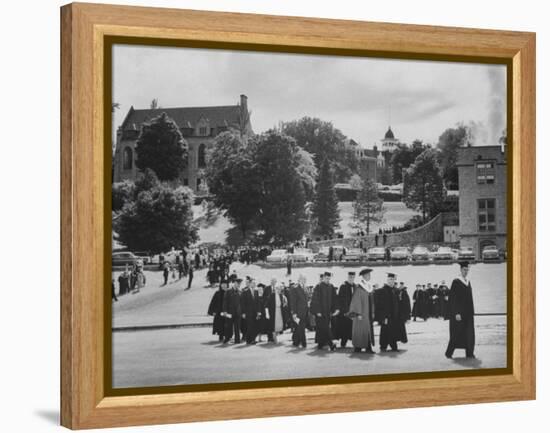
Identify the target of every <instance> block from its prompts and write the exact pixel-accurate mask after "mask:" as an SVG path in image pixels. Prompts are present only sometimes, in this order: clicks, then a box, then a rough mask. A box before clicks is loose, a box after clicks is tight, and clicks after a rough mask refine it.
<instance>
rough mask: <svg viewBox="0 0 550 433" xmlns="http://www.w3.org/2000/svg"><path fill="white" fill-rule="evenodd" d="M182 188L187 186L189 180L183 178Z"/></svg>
mask: <svg viewBox="0 0 550 433" xmlns="http://www.w3.org/2000/svg"><path fill="white" fill-rule="evenodd" d="M183 186H189V179H187V178H186V177H184V178H183Z"/></svg>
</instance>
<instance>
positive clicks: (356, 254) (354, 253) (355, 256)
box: [342, 248, 365, 262]
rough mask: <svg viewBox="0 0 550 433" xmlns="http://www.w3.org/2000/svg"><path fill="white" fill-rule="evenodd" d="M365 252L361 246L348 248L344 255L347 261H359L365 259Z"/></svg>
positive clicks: (343, 258) (344, 259)
mask: <svg viewBox="0 0 550 433" xmlns="http://www.w3.org/2000/svg"><path fill="white" fill-rule="evenodd" d="M364 257H365V254H363V251H362V250H361V249H360V248H347V249H346V255H345V256H343V257H342V260H343V261H345V262H359V261H361V260H363V258H364Z"/></svg>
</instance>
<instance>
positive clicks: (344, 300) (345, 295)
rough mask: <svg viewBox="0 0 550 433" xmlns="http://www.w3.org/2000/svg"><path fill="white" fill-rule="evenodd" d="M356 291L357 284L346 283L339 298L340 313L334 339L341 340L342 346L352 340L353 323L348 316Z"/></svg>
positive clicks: (340, 291)
mask: <svg viewBox="0 0 550 433" xmlns="http://www.w3.org/2000/svg"><path fill="white" fill-rule="evenodd" d="M354 290H355V284H350V283H349V282H348V281H346V282H345V283H344V284H342V285H341V286H340V290H338V296H337V302H336V304H337V309H338V310H340V313H339V314H338V315H337V316H336V332H335V334H334V338H339V339H340V340H341V342H342V344H345V342H346V341H347V340H351V337H352V327H353V321H352V320H351V319H350V318H349V317H348V316H347V314H348V312H349V306H350V304H351V298H352V296H353V292H354Z"/></svg>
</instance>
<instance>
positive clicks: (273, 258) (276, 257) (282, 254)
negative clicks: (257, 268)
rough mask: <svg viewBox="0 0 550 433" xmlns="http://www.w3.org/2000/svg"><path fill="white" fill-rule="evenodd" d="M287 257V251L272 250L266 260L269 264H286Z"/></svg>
mask: <svg viewBox="0 0 550 433" xmlns="http://www.w3.org/2000/svg"><path fill="white" fill-rule="evenodd" d="M287 257H288V251H287V250H273V251H272V252H271V254H270V255H269V256H267V258H266V260H267V262H271V263H279V262H286V259H287Z"/></svg>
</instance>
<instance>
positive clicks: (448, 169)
mask: <svg viewBox="0 0 550 433" xmlns="http://www.w3.org/2000/svg"><path fill="white" fill-rule="evenodd" d="M467 139H468V128H467V127H466V126H465V125H464V124H462V123H460V124H458V125H457V126H456V128H448V129H446V130H445V131H444V132H443V134H441V135H440V136H439V141H438V143H437V148H438V149H439V150H440V153H439V164H440V165H441V170H442V173H443V179H444V181H445V185H446V186H447V188H448V189H458V167H457V166H456V163H457V158H458V148H459V147H461V146H464V144H466V142H467Z"/></svg>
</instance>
